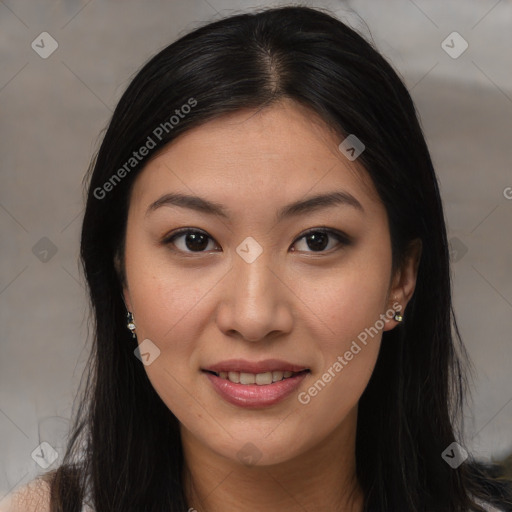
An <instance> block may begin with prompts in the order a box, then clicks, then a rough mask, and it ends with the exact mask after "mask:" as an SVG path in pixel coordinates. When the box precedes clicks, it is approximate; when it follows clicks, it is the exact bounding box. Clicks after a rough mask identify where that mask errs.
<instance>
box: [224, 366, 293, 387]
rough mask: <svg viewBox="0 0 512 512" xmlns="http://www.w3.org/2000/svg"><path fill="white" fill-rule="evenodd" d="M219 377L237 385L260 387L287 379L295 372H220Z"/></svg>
mask: <svg viewBox="0 0 512 512" xmlns="http://www.w3.org/2000/svg"><path fill="white" fill-rule="evenodd" d="M218 375H219V377H220V378H221V379H227V380H229V381H231V382H234V383H235V384H257V385H258V386H264V385H268V384H272V383H273V382H278V381H280V380H283V379H287V378H288V377H291V376H292V375H294V372H290V371H285V372H283V371H279V370H278V371H274V372H265V373H246V372H219V373H218Z"/></svg>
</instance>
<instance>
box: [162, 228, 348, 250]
mask: <svg viewBox="0 0 512 512" xmlns="http://www.w3.org/2000/svg"><path fill="white" fill-rule="evenodd" d="M186 233H201V234H203V235H206V236H207V237H208V238H209V239H210V240H212V241H213V242H215V244H216V245H217V246H219V244H218V242H217V241H216V240H215V238H213V237H212V236H211V235H209V234H208V233H207V232H206V231H204V230H202V229H199V228H192V227H188V228H187V227H185V228H179V229H177V230H175V231H173V232H172V233H170V234H168V235H165V236H164V237H163V239H162V244H164V245H172V242H173V240H174V239H175V238H178V237H179V236H181V235H184V234H186ZM312 233H325V234H327V235H329V236H332V237H333V238H335V239H336V240H337V241H338V242H339V245H345V246H347V245H351V244H352V243H353V239H352V237H350V236H349V235H347V234H346V233H344V232H342V231H339V230H337V229H334V228H329V227H327V226H317V227H314V228H309V229H307V230H306V231H304V232H302V233H301V234H300V235H298V236H297V237H296V238H295V240H294V241H293V243H292V246H293V245H295V244H296V243H297V242H298V241H299V240H302V239H303V238H304V237H306V236H308V235H309V234H312ZM172 250H174V251H175V252H179V253H182V254H208V252H206V251H196V252H194V251H182V250H180V249H174V248H173V249H172ZM335 250H337V248H333V249H330V250H328V251H302V252H306V253H310V254H329V253H331V252H333V251H335ZM296 252H299V251H296Z"/></svg>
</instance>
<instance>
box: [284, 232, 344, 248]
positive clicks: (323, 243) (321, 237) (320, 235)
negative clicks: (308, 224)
mask: <svg viewBox="0 0 512 512" xmlns="http://www.w3.org/2000/svg"><path fill="white" fill-rule="evenodd" d="M329 239H331V240H332V239H334V240H335V241H336V243H334V244H333V243H332V242H331V243H330V242H329ZM301 240H304V241H305V244H303V247H304V245H305V246H306V247H307V249H309V250H307V249H298V250H299V251H304V252H329V250H331V249H333V248H335V247H337V246H343V245H349V244H350V239H349V237H348V236H346V235H344V234H342V233H339V232H337V231H333V230H328V229H314V230H310V231H308V232H307V233H305V234H304V235H302V236H301V237H300V238H299V239H297V241H296V242H295V244H297V243H298V242H299V241H301ZM326 248H328V250H327V251H326V250H325V249H326ZM293 250H294V251H295V249H293Z"/></svg>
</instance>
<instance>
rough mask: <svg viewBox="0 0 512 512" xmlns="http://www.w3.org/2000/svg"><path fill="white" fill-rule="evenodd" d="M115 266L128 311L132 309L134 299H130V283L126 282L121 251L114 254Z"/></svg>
mask: <svg viewBox="0 0 512 512" xmlns="http://www.w3.org/2000/svg"><path fill="white" fill-rule="evenodd" d="M114 268H115V271H116V274H117V277H118V279H119V284H120V285H121V287H122V290H123V300H124V304H125V306H126V309H127V310H128V311H132V301H131V300H130V293H129V291H128V285H127V283H126V275H125V272H124V267H123V263H122V262H121V257H120V255H119V252H116V253H115V255H114Z"/></svg>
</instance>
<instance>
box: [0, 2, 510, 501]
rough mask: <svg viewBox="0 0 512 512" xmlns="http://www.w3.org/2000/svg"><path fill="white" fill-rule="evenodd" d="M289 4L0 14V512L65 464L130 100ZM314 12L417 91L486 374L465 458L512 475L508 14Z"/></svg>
mask: <svg viewBox="0 0 512 512" xmlns="http://www.w3.org/2000/svg"><path fill="white" fill-rule="evenodd" d="M289 4H290V3H289V2H253V1H251V2H249V1H242V0H238V1H235V0H186V1H185V0H183V1H178V0H172V1H157V0H146V1H142V0H122V1H121V0H117V1H116V0H110V1H106V0H62V1H49V0H41V1H38V2H34V1H31V0H2V1H0V59H1V65H0V135H1V136H0V158H1V160H0V162H1V164H0V173H1V182H0V183H1V186H0V233H1V236H0V251H1V259H0V333H1V338H0V500H1V498H2V497H3V496H4V495H5V494H7V493H8V492H10V491H11V490H13V489H15V488H17V487H19V486H21V485H23V484H25V483H27V482H28V481H30V480H32V479H33V478H34V477H35V476H37V475H38V474H40V473H42V472H44V471H46V469H48V468H53V467H55V466H57V465H58V464H59V463H60V462H61V459H62V456H63V449H64V445H65V441H66V439H65V437H66V433H67V429H68V426H69V425H68V424H69V419H70V417H71V414H72V410H73V399H74V397H75V394H76V391H77V389H78V386H79V384H80V377H81V375H82V371H83V368H84V364H85V361H86V358H87V355H88V351H89V349H90V341H88V339H87V315H88V313H87V299H86V295H85V289H84V285H83V281H82V278H81V274H80V271H79V266H78V251H79V234H80V224H81V218H82V214H83V188H82V179H83V176H84V173H85V171H86V169H87V167H88V165H89V161H90V159H91V157H92V156H93V153H94V151H95V150H96V149H97V147H98V145H99V142H100V140H101V138H100V137H101V132H102V130H103V129H104V128H105V127H106V125H107V123H108V121H109V119H110V116H111V113H112V111H113V109H114V107H115V105H116V102H117V101H118V99H119V97H120V95H121V94H122V92H123V91H124V89H125V88H126V86H127V85H128V83H129V81H130V78H131V77H132V76H133V74H134V73H135V72H136V71H137V70H138V69H139V68H140V67H141V66H142V64H143V63H144V62H145V61H146V60H147V59H148V58H149V57H151V56H152V55H154V54H155V53H156V52H157V51H158V50H160V49H161V48H163V47H164V46H166V45H168V44H169V43H170V42H172V41H173V40H175V39H176V38H177V37H179V36H181V35H183V34H185V33H186V32H188V31H190V30H192V29H193V28H195V27H197V26H199V25H202V24H204V23H206V22H208V21H212V20H215V19H218V18H221V17H224V16H227V15H229V14H235V13H237V12H243V11H250V10H253V9H255V8H262V7H266V6H277V5H289ZM301 4H302V5H307V6H310V7H321V8H327V9H330V11H331V12H332V13H333V14H335V15H336V16H337V17H339V18H340V19H342V20H343V21H345V22H347V23H349V24H350V25H351V26H352V27H353V28H355V29H356V30H358V31H359V32H360V33H361V34H362V35H363V36H364V37H366V38H367V39H371V40H373V42H374V44H375V46H376V47H377V48H378V49H379V50H380V51H381V52H382V53H383V54H384V55H385V56H386V57H387V58H388V60H389V61H390V62H391V63H392V64H393V66H394V67H395V69H396V70H397V71H398V72H399V74H400V75H401V76H402V77H403V79H404V81H405V83H406V85H407V86H408V88H409V90H410V91H411V94H412V96H413V99H414V101H415V103H416V105H417V110H418V112H419V115H420V117H421V121H422V125H423V127H424V131H425V135H426V138H427V142H428V144H429V146H430V149H431V153H432V157H433V160H434V165H435V167H436V170H437V173H438V177H439V182H440V188H441V194H442V197H443V200H444V206H445V215H446V220H447V224H448V231H449V238H450V247H451V257H452V264H453V286H454V305H455V310H456V313H457V315H458V322H459V327H460V330H461V334H462V336H463V340H464V342H465V344H466V346H467V349H468V351H469V354H470V356H471V358H472V361H473V364H474V367H475V372H474V379H473V380H472V381H471V386H472V387H471V389H472V400H470V401H469V403H468V406H467V408H466V412H465V431H466V432H465V433H466V437H467V442H466V444H465V448H466V449H467V450H468V451H469V452H471V453H472V455H474V456H475V457H477V458H479V459H481V460H484V461H504V462H503V464H505V465H506V464H508V467H509V473H510V472H512V471H511V469H510V467H511V463H510V457H508V459H507V456H508V455H509V454H510V453H511V451H512V371H511V368H512V337H511V331H512V279H511V275H512V243H511V239H512V236H511V233H512V229H511V228H512V137H511V134H512V2H511V1H510V0H450V1H446V0H415V1H413V0H387V1H386V2H384V1H377V0H373V1H371V0H350V1H335V0H331V1H322V2H321V1H318V2H317V1H308V2H301ZM43 442H45V443H48V444H49V445H50V446H51V447H53V449H54V451H52V450H50V449H49V448H48V446H47V445H43V446H42V447H40V444H41V443H43ZM42 450H43V451H45V453H46V454H47V455H48V454H49V456H47V457H46V459H45V461H43V460H42V458H41V456H39V457H38V454H40V453H41V451H42ZM52 454H53V457H52V456H51V455H52ZM52 459H54V460H53V461H52ZM50 462H51V464H50V465H48V466H47V467H45V466H46V465H47V464H49V463H50Z"/></svg>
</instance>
